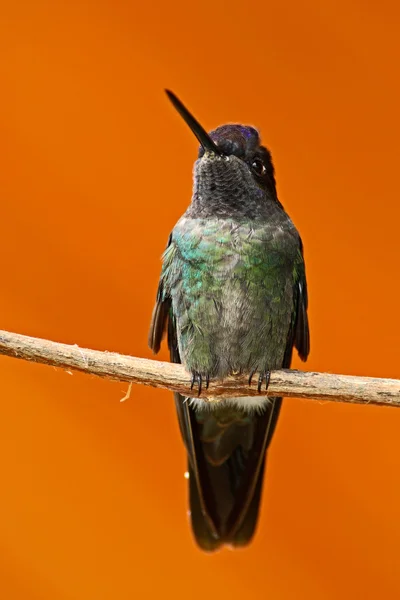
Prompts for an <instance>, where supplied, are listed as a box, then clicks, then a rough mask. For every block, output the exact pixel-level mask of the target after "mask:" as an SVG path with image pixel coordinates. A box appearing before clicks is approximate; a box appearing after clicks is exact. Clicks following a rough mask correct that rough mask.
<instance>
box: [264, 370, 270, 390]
mask: <svg viewBox="0 0 400 600" xmlns="http://www.w3.org/2000/svg"><path fill="white" fill-rule="evenodd" d="M270 380H271V371H265V391H267V390H268V386H269V382H270Z"/></svg>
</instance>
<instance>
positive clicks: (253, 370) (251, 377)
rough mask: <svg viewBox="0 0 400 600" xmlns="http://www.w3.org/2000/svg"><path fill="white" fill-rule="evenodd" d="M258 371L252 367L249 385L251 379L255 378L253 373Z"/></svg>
mask: <svg viewBox="0 0 400 600" xmlns="http://www.w3.org/2000/svg"><path fill="white" fill-rule="evenodd" d="M256 371H257V369H252V370H251V371H250V375H249V386H250V385H251V380H252V379H253V375H254V373H255V372H256Z"/></svg>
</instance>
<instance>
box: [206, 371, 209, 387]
mask: <svg viewBox="0 0 400 600" xmlns="http://www.w3.org/2000/svg"><path fill="white" fill-rule="evenodd" d="M209 385H210V375H209V374H208V373H207V375H206V390H208V386H209Z"/></svg>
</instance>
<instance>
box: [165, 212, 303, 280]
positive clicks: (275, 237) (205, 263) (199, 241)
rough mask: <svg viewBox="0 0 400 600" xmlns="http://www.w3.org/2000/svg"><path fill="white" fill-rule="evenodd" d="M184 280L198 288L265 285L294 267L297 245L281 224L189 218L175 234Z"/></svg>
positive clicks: (179, 224)
mask: <svg viewBox="0 0 400 600" xmlns="http://www.w3.org/2000/svg"><path fill="white" fill-rule="evenodd" d="M174 243H175V244H176V249H177V257H178V260H180V261H181V274H182V277H183V278H184V279H186V280H188V281H191V282H193V283H196V284H197V285H198V287H201V286H204V285H205V286H207V285H212V284H213V283H218V282H225V283H227V282H228V281H229V282H230V283H231V285H232V284H233V285H240V282H243V281H247V282H248V283H249V284H252V283H254V284H256V283H260V284H261V283H262V282H265V280H266V279H269V278H274V277H277V276H279V274H284V273H286V272H287V271H288V270H289V271H290V269H291V268H292V265H293V262H294V259H295V255H296V246H295V244H294V243H293V242H292V236H291V235H290V234H288V233H287V232H285V231H284V229H283V228H282V227H281V226H279V225H272V224H271V225H269V224H263V225H260V224H257V223H254V222H250V223H248V222H247V223H246V222H237V221H234V220H219V219H215V220H210V219H207V220H197V219H196V220H194V219H185V220H183V223H181V222H180V223H178V226H177V227H176V229H175V231H174Z"/></svg>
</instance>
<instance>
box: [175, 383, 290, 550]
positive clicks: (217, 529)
mask: <svg viewBox="0 0 400 600" xmlns="http://www.w3.org/2000/svg"><path fill="white" fill-rule="evenodd" d="M175 399H176V404H177V409H178V414H179V417H180V419H179V420H180V423H181V425H182V426H183V430H184V431H183V432H182V433H183V437H184V440H185V444H186V448H187V450H188V457H189V468H188V471H189V500H190V515H191V523H192V530H193V533H194V536H195V538H196V541H197V543H198V545H199V546H200V547H201V548H202V549H203V550H205V551H208V552H212V551H214V550H217V549H218V548H219V547H221V546H223V545H228V546H245V545H246V544H248V543H249V542H250V541H251V539H252V537H253V535H254V532H255V528H256V525H257V520H258V513H259V506H260V500H261V492H262V484H263V477H264V469H265V452H266V449H267V447H268V445H269V443H270V441H271V439H272V435H273V432H274V429H275V425H276V422H277V419H278V415H279V411H280V406H281V398H271V402H270V404H268V406H267V408H266V410H265V412H264V413H262V414H251V415H249V414H248V413H247V414H246V413H237V411H235V412H234V413H232V412H228V411H227V410H223V411H222V412H219V413H218V412H217V413H216V412H215V411H207V412H203V413H202V414H201V413H199V411H197V410H194V409H193V408H191V407H190V405H189V403H188V402H185V401H184V398H182V397H181V396H179V395H178V394H176V396H175ZM181 402H183V403H182V404H180V403H181Z"/></svg>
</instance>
